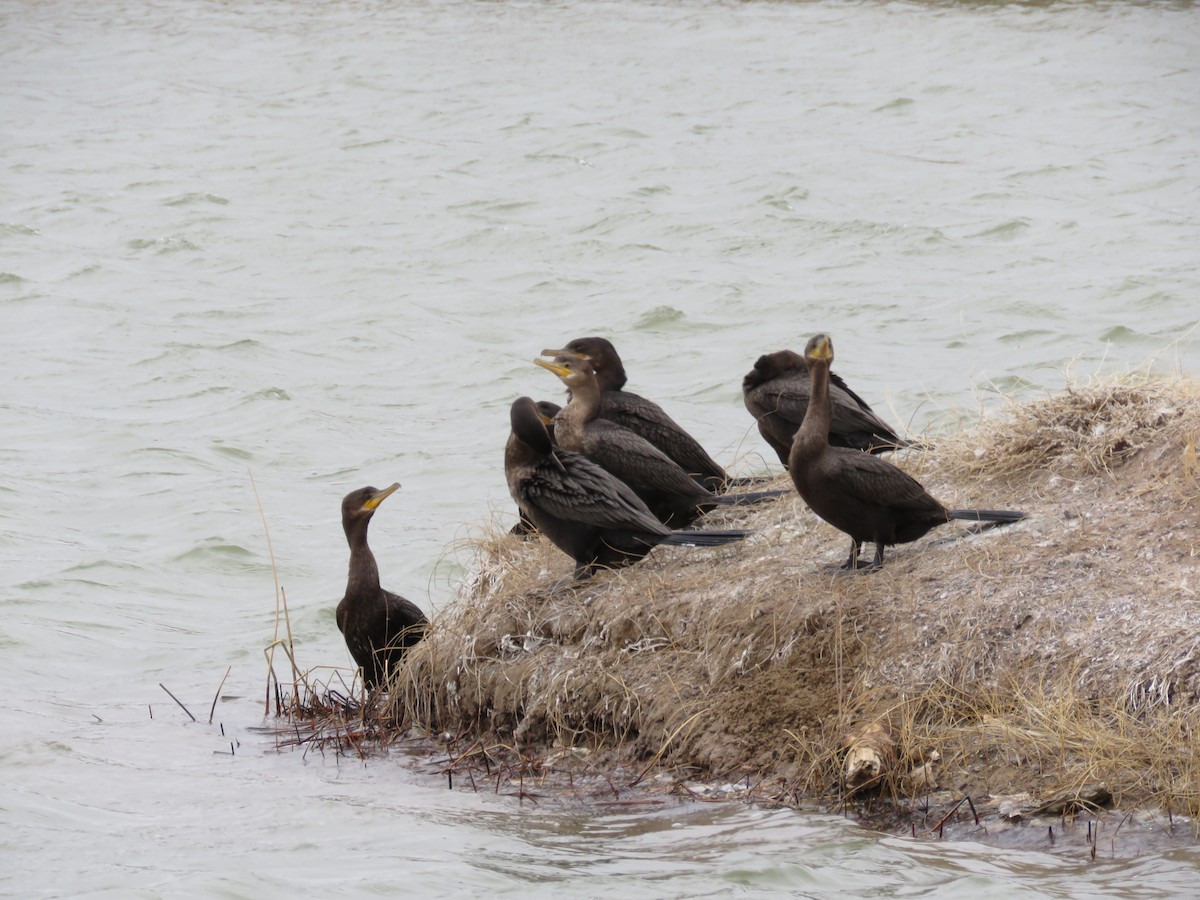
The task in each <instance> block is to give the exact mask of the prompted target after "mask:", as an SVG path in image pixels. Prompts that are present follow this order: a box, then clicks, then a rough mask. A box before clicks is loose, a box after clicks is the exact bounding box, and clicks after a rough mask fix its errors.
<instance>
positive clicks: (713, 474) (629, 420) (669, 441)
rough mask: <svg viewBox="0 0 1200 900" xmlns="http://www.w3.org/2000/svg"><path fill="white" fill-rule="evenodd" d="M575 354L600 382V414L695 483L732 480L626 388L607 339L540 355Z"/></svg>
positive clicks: (714, 487)
mask: <svg viewBox="0 0 1200 900" xmlns="http://www.w3.org/2000/svg"><path fill="white" fill-rule="evenodd" d="M564 355H574V356H576V357H579V358H581V359H586V360H587V361H588V362H589V363H591V366H592V369H593V370H595V372H596V381H597V382H598V383H599V385H600V416H601V418H604V419H607V420H608V421H610V422H616V423H617V424H618V425H621V426H624V427H625V428H628V429H629V430H630V431H632V432H634V433H635V434H637V435H640V436H641V437H643V438H645V439H646V440H647V441H649V442H650V443H651V444H653V445H654V446H655V447H657V448H658V449H659V451H661V452H662V453H664V454H666V455H667V456H668V457H670V458H671V459H672V460H673V461H674V462H675V463H676V465H678V466H679V468H681V469H683V471H684V472H686V473H687V474H688V475H689V476H690V477H692V478H693V479H695V480H696V482H697V483H699V484H700V485H702V486H703V487H705V488H707V489H708V490H710V491H714V492H716V491H722V490H725V488H726V487H728V486H729V484H731V483H740V482H735V481H733V480H731V479H730V477H729V475H727V474H726V472H725V470H724V469H723V468H721V466H720V464H719V463H717V462H716V461H715V460H714V459H713V458H712V457H711V456H709V455H708V453H707V452H706V451H705V449H704V448H703V447H701V446H700V442H699V441H697V440H696V439H695V438H694V437H692V436H691V435H690V434H688V433H687V432H686V431H684V429H683V428H682V427H681V426H680V425H679V424H678V423H677V422H676V421H675V420H674V419H672V418H671V417H670V416H669V415H667V414H666V413H665V412H664V411H663V408H662V407H661V406H659V405H658V404H657V403H655V402H653V401H652V400H647V399H646V398H645V397H640V396H638V395H637V394H634V393H631V392H630V391H626V390H625V389H624V388H625V382H626V380H627V378H626V375H625V366H624V364H623V363H622V362H621V357H620V356H619V355H618V354H617V349H616V348H615V347H614V346H613V345H612V342H611V341H609V340H608V339H607V338H602V337H583V338H576V339H575V340H573V341H571V342H570V343H568V344H567V345H566V347H564V348H563V349H561V350H543V351H542V356H551V357H555V356H564Z"/></svg>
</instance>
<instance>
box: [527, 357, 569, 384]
mask: <svg viewBox="0 0 1200 900" xmlns="http://www.w3.org/2000/svg"><path fill="white" fill-rule="evenodd" d="M543 352H545V351H543ZM534 363H535V364H537V365H539V366H541V367H542V368H543V369H549V370H550V371H551V372H553V373H554V374H555V375H557V376H558V377H559V378H566V377H567V376H568V375H570V374H571V370H570V369H569V368H567V367H566V366H563V365H559V364H558V363H556V362H546V360H544V359H535V360H534Z"/></svg>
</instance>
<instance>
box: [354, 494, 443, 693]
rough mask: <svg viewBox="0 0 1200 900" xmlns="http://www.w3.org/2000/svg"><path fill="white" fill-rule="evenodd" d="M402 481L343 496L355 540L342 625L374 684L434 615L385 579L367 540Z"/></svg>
mask: <svg viewBox="0 0 1200 900" xmlns="http://www.w3.org/2000/svg"><path fill="white" fill-rule="evenodd" d="M399 487H400V485H398V484H393V485H392V486H391V487H389V488H384V489H383V490H378V489H376V488H373V487H364V488H359V489H358V490H357V491H351V492H350V493H349V494H347V495H346V496H345V498H344V499H343V500H342V528H343V530H344V531H345V532H346V541H347V542H348V543H349V544H350V571H349V575H348V577H347V580H346V596H344V597H343V598H342V600H341V602H340V603H338V605H337V625H338V628H339V629H340V630H341V632H342V636H343V637H344V638H345V639H346V646H347V648H349V650H350V655H351V656H352V657H354V661H355V662H356V663H358V665H359V666H361V667H362V672H363V683H364V685H365V686H366V687H367V688H368V689H370V688H374V687H377V686H379V685H384V684H386V683H387V678H388V675H389V673H390V672H391V671H392V670H393V669H394V668H395V667H396V665H397V664H398V663H399V662H400V660H401V659H402V658H403V656H404V653H405V651H407V650H408V648H409V647H411V646H412V645H413V644H415V643H417V642H418V641H419V640H421V638H422V637H423V636H424V634H425V628H426V625H427V624H428V619H426V617H425V613H423V612H421V610H420V609H419V608H418V607H417V606H416V605H415V604H413V603H410V602H409V601H408V600H405V599H404V598H403V597H401V596H399V595H398V594H393V593H392V592H391V591H386V590H384V589H383V588H382V587H381V586H380V584H379V566H378V564H377V563H376V562H375V554H373V553H372V552H371V548H370V546H368V544H367V527H368V526H369V525H370V524H371V516H373V515H374V514H375V510H376V509H378V508H379V504H380V503H382V502H383V501H384V500H385V499H387V498H388V497H389V496H391V494H392V493H393V492H395V491H396V490H397V489H399Z"/></svg>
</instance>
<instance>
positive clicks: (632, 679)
mask: <svg viewBox="0 0 1200 900" xmlns="http://www.w3.org/2000/svg"><path fill="white" fill-rule="evenodd" d="M1198 436H1200V385H1198V384H1197V383H1196V382H1194V381H1184V380H1174V381H1172V380H1147V379H1141V380H1134V379H1126V380H1122V381H1118V382H1108V383H1104V384H1095V385H1088V386H1076V387H1072V388H1071V389H1069V390H1067V391H1066V392H1065V393H1063V394H1061V395H1059V396H1054V397H1049V398H1046V399H1042V400H1039V401H1037V402H1034V403H1030V404H1028V405H1014V406H1012V408H1010V409H1008V410H1006V411H1005V412H1003V413H1001V414H998V415H996V416H994V417H991V418H988V419H986V420H984V421H983V422H982V423H981V424H980V425H978V426H977V427H975V428H974V429H972V430H970V431H966V432H962V433H959V434H954V435H948V436H942V437H939V438H938V439H937V441H936V445H935V447H934V448H933V449H925V450H920V451H908V452H907V454H906V455H900V456H899V457H898V458H897V459H896V461H897V462H898V464H900V465H902V466H903V467H904V468H906V469H907V470H909V471H910V472H911V473H912V474H913V475H915V476H916V477H917V478H918V479H920V480H921V481H922V482H923V483H924V484H925V485H926V487H927V488H928V489H929V490H930V492H931V493H933V494H934V496H936V497H938V498H939V499H941V500H942V501H943V502H944V503H946V504H947V505H948V506H964V507H969V506H979V507H992V508H997V507H999V508H1010V509H1021V510H1024V511H1026V512H1028V513H1029V518H1028V519H1027V520H1026V521H1024V522H1022V523H1020V524H1018V525H1016V526H1013V527H1007V528H1001V529H994V530H991V531H986V532H981V533H972V532H971V530H970V528H969V527H968V526H966V525H964V524H963V523H951V524H950V525H947V526H945V527H943V528H940V529H936V530H935V531H934V532H932V533H931V534H930V535H928V536H927V537H925V538H923V539H922V540H920V541H918V542H915V543H913V544H907V545H903V546H900V547H897V548H892V549H890V550H889V551H888V554H887V562H886V564H885V567H884V568H883V569H882V570H881V571H877V572H871V573H869V574H841V573H839V572H837V570H836V567H837V566H838V564H840V563H841V561H842V560H843V559H844V558H845V556H846V553H847V551H848V549H849V548H848V544H849V540H848V539H847V538H846V537H845V536H844V535H843V534H841V533H840V532H837V531H835V530H834V529H832V528H831V527H829V526H827V525H826V524H824V523H823V522H821V521H819V520H818V519H817V518H816V517H815V516H814V515H813V514H812V513H811V512H810V511H809V510H808V509H807V508H806V507H805V506H804V504H803V502H802V501H801V500H800V499H799V498H798V497H797V496H795V495H794V494H793V495H789V496H786V497H784V498H782V499H781V500H779V501H776V502H773V503H769V504H763V505H760V506H755V507H751V508H746V509H742V510H721V511H718V512H716V513H713V514H710V515H709V516H707V517H706V518H705V520H704V524H705V526H707V527H715V528H717V527H749V528H753V529H755V530H756V534H755V535H754V536H753V537H751V538H750V539H748V540H746V541H745V542H743V543H741V544H734V545H730V546H728V547H722V548H718V549H704V550H697V549H688V548H658V549H657V550H655V551H654V552H653V553H652V554H651V555H650V557H648V558H647V559H646V560H645V561H643V562H642V563H641V564H639V565H637V566H634V567H632V568H628V569H624V570H620V571H613V572H608V573H603V574H601V575H600V576H598V577H596V578H595V579H594V580H593V581H592V583H590V584H587V585H586V586H584V587H581V588H578V589H574V590H563V591H558V592H551V591H549V590H548V588H549V586H550V585H551V584H552V583H554V582H555V581H556V580H558V579H560V578H562V577H563V576H564V575H566V574H568V573H569V572H570V569H571V563H570V560H569V559H568V558H567V557H566V556H564V555H563V554H561V553H560V552H559V551H557V550H556V549H555V548H553V547H552V546H551V545H549V543H548V542H546V541H544V540H541V539H536V540H531V541H522V540H520V539H519V538H516V537H510V536H507V535H503V536H500V535H497V536H495V537H494V538H492V539H490V540H487V541H484V542H482V543H481V545H480V547H479V554H480V568H479V571H478V576H477V578H476V579H475V581H474V582H473V584H472V585H471V586H470V588H469V589H468V590H466V591H464V593H463V595H462V596H461V597H460V598H459V599H458V600H457V601H456V602H455V603H454V604H452V605H451V606H450V607H449V608H448V609H446V610H444V611H443V612H442V613H441V614H440V615H439V616H437V617H436V618H435V621H434V622H433V626H432V628H431V629H430V631H429V634H428V637H427V638H426V640H425V641H424V642H423V643H422V644H420V645H418V646H417V647H416V648H414V650H412V651H411V653H410V655H409V657H408V663H407V665H406V666H405V668H404V669H403V670H401V672H400V673H399V677H398V679H397V680H396V682H395V683H394V684H393V689H392V691H391V692H390V700H389V704H390V705H389V706H388V707H387V708H386V709H385V710H384V712H385V714H386V715H387V716H389V717H390V718H391V720H392V721H395V722H403V723H405V724H408V723H412V724H415V725H416V726H417V727H418V728H420V729H422V730H424V731H425V732H426V733H429V734H441V733H449V734H452V735H455V736H456V737H458V738H459V739H466V740H468V741H475V740H478V741H480V742H486V741H493V742H495V743H496V744H501V745H505V746H508V747H510V748H512V749H513V750H515V751H517V752H525V753H526V754H529V753H533V752H537V753H544V754H549V753H552V752H559V753H561V752H562V751H564V750H567V749H570V748H581V749H583V750H591V751H599V750H602V751H605V752H606V753H607V754H609V755H610V756H611V757H613V758H619V759H622V760H628V761H630V762H632V763H634V764H635V765H636V767H637V770H638V771H642V770H644V769H646V768H650V767H653V768H654V769H655V770H657V771H658V772H660V773H662V772H674V773H677V775H678V778H679V779H681V780H682V779H684V778H686V777H693V776H699V777H702V778H709V779H728V780H733V781H739V782H740V781H745V782H746V784H748V785H751V784H752V785H754V786H755V790H757V791H758V792H759V795H760V796H767V795H769V796H771V797H773V798H774V799H777V800H781V801H783V802H794V801H798V800H800V799H803V798H828V799H831V800H835V801H840V800H844V799H846V798H847V797H848V796H851V795H854V794H855V787H854V786H853V785H852V784H849V783H847V780H846V769H845V762H846V759H845V757H846V753H847V748H848V747H849V748H851V749H853V746H852V745H855V742H856V739H857V740H859V741H860V742H861V739H862V737H863V735H864V734H866V735H867V741H868V743H871V742H874V743H876V744H878V746H879V749H880V752H881V758H882V759H883V763H884V765H883V770H882V772H881V773H880V776H879V777H878V778H875V779H868V780H867V781H866V782H865V787H863V788H860V789H859V796H863V795H865V794H867V793H868V792H869V793H870V795H871V796H873V797H876V798H880V797H882V798H884V800H886V801H888V802H889V803H890V802H891V801H903V800H905V799H918V798H920V799H922V802H923V803H925V804H928V803H929V801H930V798H933V799H934V800H935V801H937V800H938V799H939V798H940V800H942V801H944V802H945V803H950V802H952V801H954V800H955V799H958V798H961V797H962V796H964V795H966V796H971V797H973V798H974V799H975V800H976V802H978V801H979V800H981V799H982V798H986V797H990V798H993V800H994V801H995V802H996V803H1001V802H1003V803H1007V804H1009V805H1008V806H1006V807H1004V810H1005V812H1006V814H1007V815H1012V816H1016V815H1018V814H1026V813H1029V812H1032V811H1037V810H1042V811H1048V812H1052V813H1053V812H1056V811H1062V809H1066V808H1069V807H1070V806H1071V805H1072V804H1074V805H1076V806H1080V805H1087V804H1089V803H1090V804H1097V805H1106V804H1109V803H1115V804H1117V805H1121V804H1131V803H1135V802H1136V803H1140V804H1146V803H1153V804H1157V805H1159V806H1161V807H1162V808H1164V809H1166V810H1169V811H1174V812H1176V813H1187V814H1190V815H1192V816H1197V815H1200V737H1198V729H1200V597H1197V593H1196V592H1197V589H1200V465H1198V463H1197V456H1196V443H1197V439H1198ZM789 484H790V482H788V481H787V480H786V477H785V478H783V479H781V480H780V482H779V486H781V487H785V486H788V485H789ZM872 735H873V737H872ZM1059 800H1061V801H1062V804H1063V805H1062V807H1061V808H1060V807H1058V806H1056V805H1055V804H1056V803H1058V801H1059Z"/></svg>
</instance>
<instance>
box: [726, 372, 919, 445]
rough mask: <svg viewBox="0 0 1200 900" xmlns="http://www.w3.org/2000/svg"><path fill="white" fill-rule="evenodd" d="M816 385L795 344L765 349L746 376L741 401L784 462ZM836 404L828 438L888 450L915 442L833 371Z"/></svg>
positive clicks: (831, 391)
mask: <svg viewBox="0 0 1200 900" xmlns="http://www.w3.org/2000/svg"><path fill="white" fill-rule="evenodd" d="M811 391H812V382H811V380H810V377H809V371H808V366H807V364H806V363H805V362H804V357H803V356H801V355H800V354H799V353H795V352H793V351H791V350H777V351H776V352H774V353H764V354H763V355H762V356H760V357H759V358H758V360H757V361H756V362H755V363H754V368H753V369H751V370H750V371H749V372H747V373H746V377H745V378H743V379H742V401H743V402H744V403H745V404H746V409H748V410H749V411H750V415H752V416H754V420H755V421H756V422H757V423H758V433H759V434H761V435H762V436H763V440H765V441H766V442H767V443H768V444H770V445H771V448H772V449H773V450H774V451H775V453H776V455H777V456H778V457H779V461H780V462H781V463H783V464H784V465H785V466H786V465H787V464H788V454H789V453H791V451H792V438H793V437H795V436H796V432H797V431H799V430H800V423H801V422H803V421H804V413H805V411H806V410H807V409H808V400H809V396H810V394H811ZM829 397H830V402H831V404H832V410H831V414H830V421H829V443H830V444H831V445H832V446H834V447H849V448H851V449H855V450H866V451H867V452H869V453H884V452H886V451H888V450H895V449H896V448H897V447H908V446H910V444H911V442H910V441H906V440H904V438H902V437H900V436H899V435H897V434H896V433H895V432H894V431H892V429H891V427H890V426H889V425H888V424H887V423H886V422H884V421H883V420H882V419H881V418H879V416H877V415H876V414H875V411H874V410H873V409H871V407H870V406H868V405H867V402H866V401H865V400H863V398H862V397H860V396H858V394H856V393H854V391H852V390H850V387H849V385H847V384H846V382H845V381H843V380H842V379H841V378H840V377H839V376H837V375H835V374H834V373H833V372H830V373H829Z"/></svg>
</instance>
